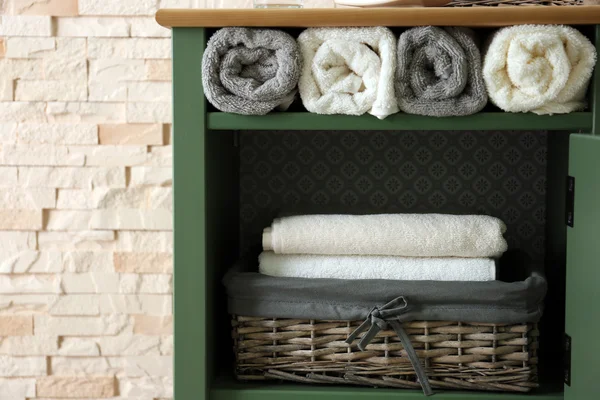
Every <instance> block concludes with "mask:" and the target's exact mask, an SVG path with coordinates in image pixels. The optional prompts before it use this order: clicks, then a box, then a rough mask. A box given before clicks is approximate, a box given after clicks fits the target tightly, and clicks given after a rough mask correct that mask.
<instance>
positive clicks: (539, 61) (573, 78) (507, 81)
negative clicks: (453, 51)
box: [483, 25, 596, 115]
mask: <svg viewBox="0 0 600 400" xmlns="http://www.w3.org/2000/svg"><path fill="white" fill-rule="evenodd" d="M595 63H596V50H595V48H594V46H593V45H592V43H591V42H590V41H589V40H588V39H587V38H586V37H585V36H583V35H582V34H581V33H580V32H579V31H577V30H576V29H574V28H571V27H568V26H562V25H521V26H512V27H507V28H503V29H500V30H499V31H498V32H496V33H495V34H494V36H493V38H492V40H491V42H490V44H489V47H488V49H487V52H486V55H485V58H484V63H483V77H484V80H485V84H486V86H487V90H488V94H489V97H490V99H491V100H492V102H493V103H494V104H496V105H497V106H498V107H500V108H501V109H503V110H504V111H511V112H529V111H531V112H534V113H536V114H540V115H542V114H560V113H568V112H572V111H576V110H579V109H582V108H584V107H585V93H586V89H587V86H588V83H589V80H590V77H591V75H592V70H593V68H594V65H595Z"/></svg>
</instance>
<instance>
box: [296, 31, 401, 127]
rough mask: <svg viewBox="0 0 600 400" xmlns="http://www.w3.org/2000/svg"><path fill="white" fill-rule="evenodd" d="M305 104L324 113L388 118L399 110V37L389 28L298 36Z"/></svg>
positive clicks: (299, 87) (300, 85) (317, 111)
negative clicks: (397, 42) (396, 84)
mask: <svg viewBox="0 0 600 400" xmlns="http://www.w3.org/2000/svg"><path fill="white" fill-rule="evenodd" d="M298 44H299V45H300V52H301V53H302V58H303V62H302V72H301V74H300V81H299V82H298V89H299V91H300V97H301V98H302V102H303V103H304V107H306V109H307V110H308V111H310V112H314V113H318V114H349V115H362V114H364V113H367V112H368V113H369V114H372V115H375V116H376V117H377V118H380V119H383V118H385V117H387V116H388V115H390V114H393V113H396V112H398V104H397V102H396V97H395V93H394V74H395V71H396V38H395V37H394V34H393V33H392V31H390V30H389V29H388V28H384V27H369V28H310V29H306V30H305V31H304V32H302V33H301V34H300V36H299V37H298Z"/></svg>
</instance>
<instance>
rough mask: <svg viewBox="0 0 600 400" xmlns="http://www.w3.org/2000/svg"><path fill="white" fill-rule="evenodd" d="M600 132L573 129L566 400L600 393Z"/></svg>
mask: <svg viewBox="0 0 600 400" xmlns="http://www.w3.org/2000/svg"><path fill="white" fill-rule="evenodd" d="M599 173H600V137H598V136H590V135H571V148H570V157H569V175H571V176H572V177H574V178H575V184H574V186H575V197H574V198H575V201H574V208H573V211H574V213H573V226H572V227H568V228H567V279H566V288H567V296H566V321H565V322H566V326H565V331H566V334H567V335H569V336H570V337H571V359H570V364H571V372H570V377H571V382H570V386H567V385H565V400H580V399H596V398H598V394H599V393H600V379H598V377H599V374H598V371H599V370H600V358H598V357H596V356H595V355H596V354H598V352H599V351H600V341H598V331H599V330H600V307H599V306H600V291H599V290H598V282H600V268H599V264H600V261H599V259H600V246H598V238H599V237H600V235H599V233H600V207H598V205H599V204H600V179H598V176H599Z"/></svg>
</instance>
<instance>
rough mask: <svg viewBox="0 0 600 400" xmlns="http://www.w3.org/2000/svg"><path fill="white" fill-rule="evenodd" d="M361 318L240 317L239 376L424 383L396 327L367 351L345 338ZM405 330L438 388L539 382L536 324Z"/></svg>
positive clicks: (504, 387) (412, 326) (522, 388)
mask: <svg viewBox="0 0 600 400" xmlns="http://www.w3.org/2000/svg"><path fill="white" fill-rule="evenodd" d="M360 323H361V321H356V322H350V321H314V320H300V319H277V318H272V319H269V318H253V317H242V316H234V317H233V319H232V325H233V338H234V351H235V356H236V376H237V378H238V379H240V380H247V381H248V380H272V379H274V380H287V381H295V382H302V383H325V384H326V383H329V384H355V385H366V386H378V387H392V388H407V389H418V388H420V384H419V383H418V382H417V381H416V379H415V372H414V370H413V368H412V366H411V364H410V361H409V360H408V357H407V354H406V352H405V351H404V348H403V346H402V344H401V343H400V341H399V339H398V338H397V337H396V333H394V332H393V331H391V330H390V331H387V330H386V331H381V332H379V333H378V334H377V336H376V337H375V339H374V340H373V341H372V342H371V344H369V345H368V346H367V348H366V351H360V350H359V349H358V348H357V347H356V345H352V346H350V345H347V344H346V343H345V342H344V340H346V339H347V338H348V335H349V334H350V333H351V332H352V331H354V329H355V328H356V327H358V325H360ZM403 327H404V329H405V331H406V332H407V333H408V334H409V336H410V339H411V342H412V344H413V346H414V348H415V349H416V351H417V354H418V355H419V358H420V360H421V361H422V363H423V364H424V367H425V371H426V373H427V376H428V377H429V380H430V383H431V386H433V387H434V388H440V389H472V390H487V391H508V392H528V391H530V390H531V389H532V388H535V387H537V386H538V385H537V355H536V351H537V348H538V336H539V332H538V330H537V326H536V325H535V324H517V325H492V324H466V323H460V322H438V321H436V322H423V321H416V322H407V323H404V324H403Z"/></svg>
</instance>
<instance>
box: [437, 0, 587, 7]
mask: <svg viewBox="0 0 600 400" xmlns="http://www.w3.org/2000/svg"><path fill="white" fill-rule="evenodd" d="M583 3H584V0H453V1H452V2H451V3H450V4H448V5H447V6H448V7H495V6H580V5H583Z"/></svg>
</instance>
